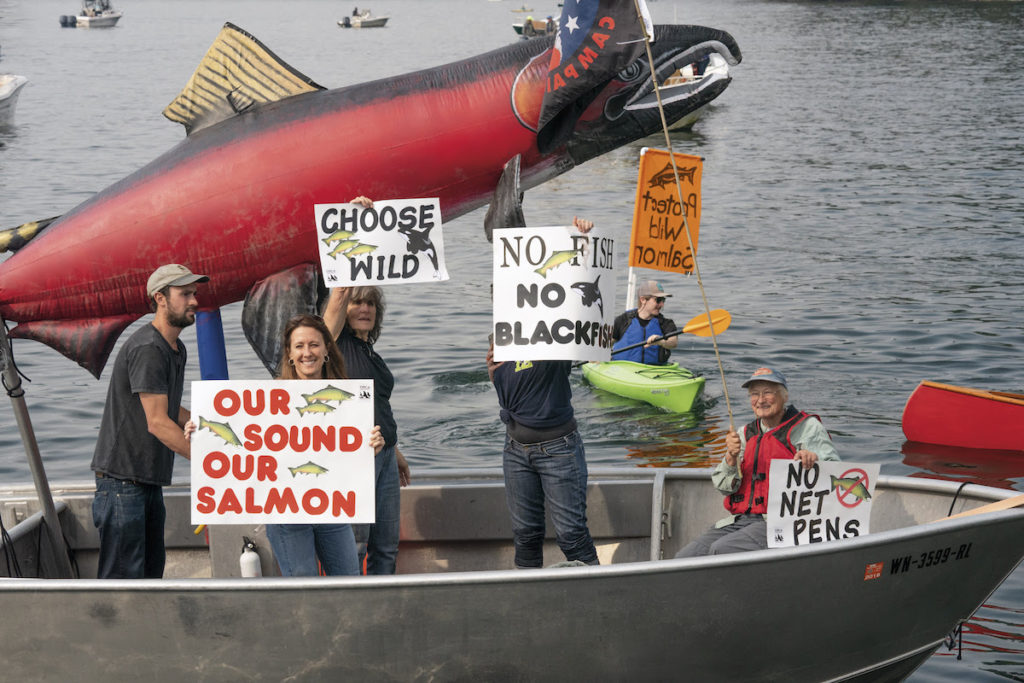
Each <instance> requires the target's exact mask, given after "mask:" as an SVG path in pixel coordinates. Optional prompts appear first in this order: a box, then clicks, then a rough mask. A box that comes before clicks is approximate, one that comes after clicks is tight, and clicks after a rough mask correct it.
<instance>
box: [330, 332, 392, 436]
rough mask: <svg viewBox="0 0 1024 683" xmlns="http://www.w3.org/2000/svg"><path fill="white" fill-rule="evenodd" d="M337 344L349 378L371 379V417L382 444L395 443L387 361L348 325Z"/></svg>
mask: <svg viewBox="0 0 1024 683" xmlns="http://www.w3.org/2000/svg"><path fill="white" fill-rule="evenodd" d="M338 348H340V349H341V355H343V356H344V357H345V374H347V375H348V376H349V379H372V380H373V420H374V422H373V423H374V424H377V425H380V435H381V436H382V437H384V445H385V446H394V445H395V444H397V443H398V425H397V424H396V423H395V416H394V413H392V412H391V392H392V391H393V390H394V388H395V377H394V375H392V374H391V370H390V369H389V368H388V364H387V363H385V362H384V359H383V358H381V357H380V354H379V353H377V352H376V351H374V350H373V344H370V343H368V342H364V341H363V340H362V339H360V338H359V337H357V336H356V335H355V334H354V333H353V332H352V328H351V327H349V326H348V325H346V326H345V329H343V330H342V331H341V336H339V337H338Z"/></svg>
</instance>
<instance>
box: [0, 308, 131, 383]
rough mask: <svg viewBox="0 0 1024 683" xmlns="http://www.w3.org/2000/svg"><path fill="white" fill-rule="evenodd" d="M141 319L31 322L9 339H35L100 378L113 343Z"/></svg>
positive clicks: (22, 326)
mask: <svg viewBox="0 0 1024 683" xmlns="http://www.w3.org/2000/svg"><path fill="white" fill-rule="evenodd" d="M141 317H142V316H140V315H137V314H134V313H128V314H125V315H115V316H110V317H109V318H79V319H75V320H34V321H32V322H27V323H21V324H20V325H18V326H17V327H15V328H14V329H13V330H11V332H10V335H11V337H15V338H18V339H34V340H36V341H39V342H42V343H44V344H46V345H47V346H49V347H50V348H52V349H56V350H57V351H60V352H61V353H62V354H64V355H65V356H67V357H68V358H70V359H71V360H73V361H75V362H76V363H78V364H79V365H81V366H82V367H83V368H85V369H86V370H88V371H89V372H91V373H92V376H93V377H95V378H96V379H99V378H100V374H102V372H103V366H104V365H106V364H107V358H109V357H110V352H111V351H113V350H114V343H115V342H116V341H117V338H118V337H119V336H121V333H122V332H124V330H125V328H126V327H128V326H129V325H131V324H132V323H133V322H135V321H136V320H138V319H139V318H141Z"/></svg>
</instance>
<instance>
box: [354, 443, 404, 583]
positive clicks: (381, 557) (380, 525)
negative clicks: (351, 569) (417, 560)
mask: <svg viewBox="0 0 1024 683" xmlns="http://www.w3.org/2000/svg"><path fill="white" fill-rule="evenodd" d="M373 469H374V477H375V481H376V486H375V490H374V498H375V501H374V502H375V504H376V511H375V515H374V523H373V524H356V525H354V526H353V530H354V531H355V534H356V545H357V547H358V548H359V566H360V567H361V566H362V565H363V558H364V557H366V558H367V559H366V573H367V574H394V573H395V561H396V560H397V558H398V522H399V515H400V512H401V497H400V496H401V494H400V491H401V485H400V484H399V481H398V460H397V459H396V458H395V447H394V446H387V447H385V448H382V449H380V453H378V454H377V455H376V456H374V458H373Z"/></svg>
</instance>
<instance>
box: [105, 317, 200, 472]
mask: <svg viewBox="0 0 1024 683" xmlns="http://www.w3.org/2000/svg"><path fill="white" fill-rule="evenodd" d="M186 357H187V353H186V350H185V345H184V344H183V343H182V342H181V340H180V339H179V340H178V350H177V351H175V350H174V349H172V348H171V347H170V345H169V344H168V343H167V340H166V339H164V338H163V335H161V334H160V332H159V330H157V329H156V328H155V327H153V325H152V324H149V325H145V326H143V327H141V328H140V329H138V330H137V331H136V332H135V333H134V334H133V335H132V336H131V337H129V338H128V340H127V341H126V342H125V343H124V345H123V346H122V347H121V350H120V351H119V352H118V354H117V360H116V361H114V371H113V372H112V373H111V375H110V386H109V388H108V389H107V403H106V405H105V406H104V408H103V419H102V421H101V422H100V435H99V438H98V439H97V441H96V451H95V452H94V453H93V456H92V469H93V470H95V471H96V472H102V473H103V474H106V475H109V476H111V477H114V478H116V479H131V480H134V481H138V482H141V483H144V484H156V485H158V486H166V485H168V484H170V483H171V474H172V472H173V470H174V452H173V451H172V450H171V449H170V448H168V447H167V446H165V445H164V443H163V442H162V441H160V439H158V438H156V437H155V436H153V435H152V434H150V433H149V427H148V426H147V423H146V413H145V411H144V410H143V409H142V401H141V400H140V399H139V397H138V394H165V395H166V396H167V415H168V417H170V418H171V420H173V421H174V422H177V421H178V411H179V409H180V408H181V396H182V393H183V392H184V389H185V360H186Z"/></svg>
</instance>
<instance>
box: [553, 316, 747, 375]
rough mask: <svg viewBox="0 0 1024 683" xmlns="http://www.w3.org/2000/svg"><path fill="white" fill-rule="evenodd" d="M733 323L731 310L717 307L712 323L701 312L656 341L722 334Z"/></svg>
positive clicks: (578, 364)
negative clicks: (682, 335)
mask: <svg viewBox="0 0 1024 683" xmlns="http://www.w3.org/2000/svg"><path fill="white" fill-rule="evenodd" d="M731 323H732V316H731V315H729V312H728V311H725V310H722V309H721V308H716V309H715V310H713V311H711V322H710V323H709V322H708V315H707V314H706V313H701V314H700V315H698V316H697V317H696V318H694V319H693V320H691V321H690V322H688V323H686V324H685V325H683V329H681V330H676V331H675V332H669V333H668V334H663V335H661V336H660V337H658V338H657V339H655V340H654V341H656V342H659V341H661V340H662V339H671V338H672V337H675V336H677V335H680V334H693V335H696V336H698V337H710V336H711V335H712V333H714V334H716V335H718V334H722V333H723V332H725V331H726V330H727V329H729V325H730V324H731ZM647 343H648V342H646V341H642V342H637V343H636V344H630V345H629V346H623V347H622V348H621V349H615V350H614V351H612V355H613V356H614V355H615V354H617V353H622V352H623V351H629V350H630V349H638V348H640V347H641V346H646V345H647ZM585 364H586V361H583V362H582V363H576V364H575V365H574V366H573V367H575V368H578V367H580V366H582V365H585Z"/></svg>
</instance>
